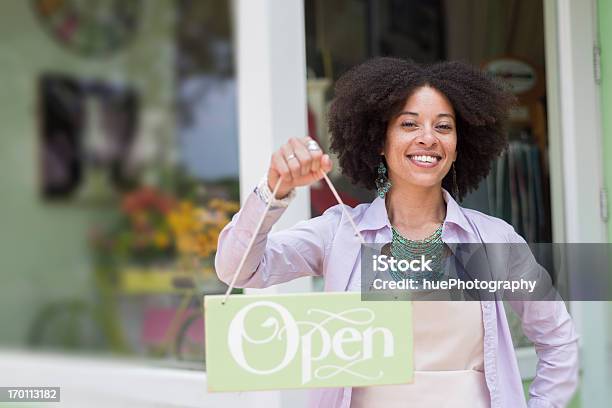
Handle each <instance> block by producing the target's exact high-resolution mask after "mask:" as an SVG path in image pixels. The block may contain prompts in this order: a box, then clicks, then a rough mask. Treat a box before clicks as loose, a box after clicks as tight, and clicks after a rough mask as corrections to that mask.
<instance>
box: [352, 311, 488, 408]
mask: <svg viewBox="0 0 612 408" xmlns="http://www.w3.org/2000/svg"><path fill="white" fill-rule="evenodd" d="M412 306H413V319H412V321H413V328H414V369H415V373H414V383H412V384H401V385H383V386H373V387H354V388H353V392H352V398H351V408H373V407H385V408H395V407H419V408H428V407H431V408H434V407H435V408H441V407H453V408H463V407H465V408H468V407H469V408H483V407H490V397H489V391H488V389H487V385H486V382H485V376H484V353H483V350H484V347H483V337H484V329H483V323H482V310H481V305H480V302H478V301H414V302H412Z"/></svg>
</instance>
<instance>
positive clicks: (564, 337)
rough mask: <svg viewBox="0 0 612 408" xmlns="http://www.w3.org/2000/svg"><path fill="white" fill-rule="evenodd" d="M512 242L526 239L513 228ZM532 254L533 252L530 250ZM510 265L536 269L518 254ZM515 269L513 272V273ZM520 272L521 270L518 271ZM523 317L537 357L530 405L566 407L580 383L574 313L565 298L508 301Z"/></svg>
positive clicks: (518, 267)
mask: <svg viewBox="0 0 612 408" xmlns="http://www.w3.org/2000/svg"><path fill="white" fill-rule="evenodd" d="M510 230H511V231H510V233H509V242H510V243H513V244H525V245H526V242H525V240H524V239H523V238H522V237H521V236H520V235H519V234H517V233H516V232H515V231H514V229H513V228H512V227H510ZM530 254H531V253H530ZM519 261H520V262H521V263H526V262H528V263H531V265H527V266H525V265H516V262H518V261H516V260H515V261H514V262H512V263H511V266H510V268H511V269H515V270H517V269H518V270H521V269H523V270H524V269H529V268H533V263H536V264H537V262H536V260H535V258H534V257H533V254H531V256H530V258H529V259H525V257H519ZM513 272H514V271H512V270H511V271H510V274H512V273H513ZM519 273H520V272H519ZM508 303H509V304H510V306H511V307H512V309H513V310H514V311H515V312H516V313H517V314H518V316H519V317H520V319H521V322H522V327H523V332H524V333H525V335H526V336H527V338H529V340H531V341H532V342H533V344H534V346H535V350H536V354H537V356H538V363H537V367H536V376H535V378H534V380H533V382H532V384H531V386H530V387H529V402H528V406H529V407H531V408H532V407H555V408H556V407H565V406H567V404H569V402H570V399H571V398H572V395H573V394H574V392H575V391H576V388H577V385H578V366H579V364H578V336H577V335H576V331H575V328H574V323H573V321H572V318H571V316H570V315H569V313H568V312H567V308H566V307H565V303H564V302H563V301H562V300H540V301H538V300H512V301H508Z"/></svg>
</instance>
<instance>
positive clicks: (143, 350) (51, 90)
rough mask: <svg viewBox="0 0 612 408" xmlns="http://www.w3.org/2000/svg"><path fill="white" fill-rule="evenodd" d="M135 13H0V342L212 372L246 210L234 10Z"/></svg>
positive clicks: (20, 8)
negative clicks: (224, 255) (226, 266)
mask: <svg viewBox="0 0 612 408" xmlns="http://www.w3.org/2000/svg"><path fill="white" fill-rule="evenodd" d="M127 3H129V4H130V5H129V6H127ZM127 3H126V5H123V2H95V3H94V5H91V4H90V3H88V2H79V1H73V2H53V1H38V0H32V1H9V2H4V3H2V5H0V10H1V11H2V14H3V15H10V16H11V19H12V21H11V23H10V24H9V25H7V26H4V30H7V32H9V33H10V35H7V36H2V39H0V59H1V61H2V63H1V64H0V72H1V73H2V78H4V79H5V81H4V83H5V91H3V96H2V97H1V98H3V101H2V103H0V106H2V109H1V110H0V115H2V119H3V123H4V124H5V125H4V129H5V131H4V132H3V133H2V136H0V139H1V140H2V145H3V148H2V149H1V150H2V153H1V154H2V156H3V159H2V160H1V161H0V163H1V164H0V166H2V173H3V174H4V175H5V176H3V178H2V191H3V196H5V197H10V199H7V200H3V201H2V203H0V206H1V207H2V209H3V213H4V214H13V215H12V216H10V217H7V219H6V224H5V223H4V221H3V228H2V232H0V236H1V237H2V242H3V247H4V249H5V250H6V254H7V256H4V257H2V258H3V259H2V260H1V261H0V266H1V267H2V273H3V281H4V283H3V285H2V287H1V288H0V294H1V296H0V298H2V307H1V308H0V309H1V310H2V311H1V312H0V313H1V314H2V321H3V322H4V323H3V324H4V325H5V326H4V327H3V330H2V331H0V343H1V344H3V345H5V346H11V347H27V348H34V349H52V350H62V351H68V352H73V351H85V352H102V353H120V354H125V355H132V356H140V357H146V358H164V359H169V360H183V361H189V362H194V363H195V364H196V365H197V366H198V367H201V366H202V362H203V360H204V327H203V320H202V319H203V317H202V308H201V301H202V296H203V295H204V294H212V293H222V292H224V290H225V288H226V287H225V285H224V284H223V283H221V282H220V281H219V280H218V279H217V277H216V274H215V272H214V269H213V259H214V254H215V249H216V244H217V238H218V235H219V232H220V230H221V229H222V228H223V226H224V225H225V224H226V223H227V222H228V220H229V219H230V218H231V216H232V215H233V214H234V213H235V212H236V211H237V210H238V202H239V181H238V135H237V123H236V116H237V115H236V96H235V91H236V83H235V75H234V64H233V44H232V30H231V25H230V18H229V12H230V9H229V7H230V5H229V2H227V1H224V0H209V1H206V2H200V1H189V0H181V1H171V2H170V1H168V2H166V1H156V2H149V1H135V2H127ZM9 37H10V38H9ZM9 79H10V80H9ZM4 219H5V217H3V220H4ZM17 310H18V311H19V316H20V317H19V318H16V316H15V314H14V313H15V311H17Z"/></svg>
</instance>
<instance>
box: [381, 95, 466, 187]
mask: <svg viewBox="0 0 612 408" xmlns="http://www.w3.org/2000/svg"><path fill="white" fill-rule="evenodd" d="M456 128H457V124H456V121H455V111H454V109H453V107H452V105H451V103H450V101H449V100H448V99H447V98H446V97H445V96H444V95H443V94H442V93H440V92H439V91H438V90H436V89H434V88H431V87H429V86H423V87H421V88H417V89H416V90H415V91H414V92H413V93H412V94H411V95H410V97H409V98H408V99H407V100H406V103H405V104H404V106H403V107H402V109H400V112H399V113H398V114H397V115H395V116H394V117H392V118H391V120H390V121H389V125H388V126H387V137H386V140H385V147H384V150H383V153H384V155H385V158H386V161H387V167H388V172H389V178H390V180H391V183H392V184H393V187H394V188H396V187H399V188H401V186H418V187H434V186H441V184H442V179H443V178H444V176H446V174H447V173H448V171H449V170H450V167H451V165H452V164H453V162H454V161H455V159H456V156H457V150H456V147H457V130H456Z"/></svg>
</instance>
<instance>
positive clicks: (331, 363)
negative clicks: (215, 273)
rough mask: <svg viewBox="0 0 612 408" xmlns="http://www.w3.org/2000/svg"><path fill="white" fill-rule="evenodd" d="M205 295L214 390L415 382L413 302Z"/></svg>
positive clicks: (350, 295) (210, 380) (210, 382)
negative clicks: (413, 380)
mask: <svg viewBox="0 0 612 408" xmlns="http://www.w3.org/2000/svg"><path fill="white" fill-rule="evenodd" d="M222 299H223V296H206V297H205V306H204V307H205V320H204V321H205V323H206V330H205V332H206V349H207V352H206V366H207V371H208V375H207V377H208V388H209V391H247V390H269V389H281V388H319V387H345V386H366V385H382V384H403V383H410V382H412V379H413V356H412V349H413V347H412V309H411V303H410V302H390V301H379V302H363V301H361V296H360V294H358V293H309V294H291V295H270V296H261V295H252V296H248V295H247V296H234V297H232V298H230V300H229V301H228V302H226V303H225V304H222V303H221V302H222Z"/></svg>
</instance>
